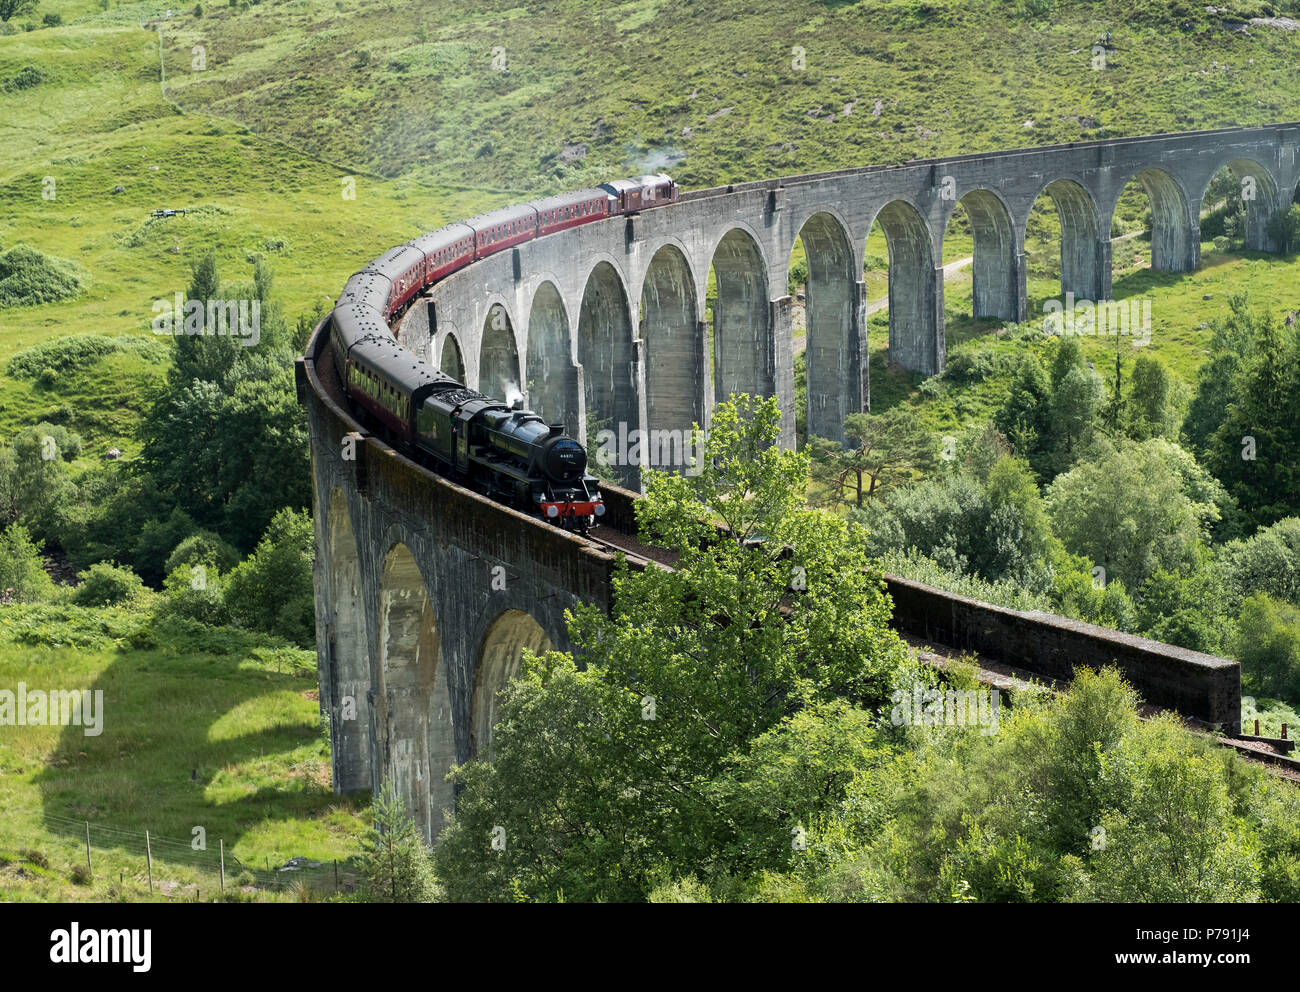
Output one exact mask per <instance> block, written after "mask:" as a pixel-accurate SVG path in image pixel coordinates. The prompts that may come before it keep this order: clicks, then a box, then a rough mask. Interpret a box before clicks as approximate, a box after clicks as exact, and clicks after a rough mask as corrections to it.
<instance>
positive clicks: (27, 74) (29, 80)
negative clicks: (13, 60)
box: [0, 31, 45, 93]
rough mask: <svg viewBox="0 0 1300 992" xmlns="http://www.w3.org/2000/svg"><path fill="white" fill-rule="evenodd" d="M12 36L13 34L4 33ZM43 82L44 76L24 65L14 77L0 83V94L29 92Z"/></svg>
mask: <svg viewBox="0 0 1300 992" xmlns="http://www.w3.org/2000/svg"><path fill="white" fill-rule="evenodd" d="M6 33H8V34H12V33H13V32H12V31H10V32H6ZM44 81H45V75H44V73H42V72H41V70H40V69H38V68H36V66H34V65H25V66H23V67H22V68H21V69H19V70H18V71H17V72H16V73H15V74H14V75H12V76H10V77H8V78H7V79H5V80H3V81H0V92H5V93H16V92H18V91H19V90H29V89H31V88H32V87H33V86H39V85H40V84H41V83H43V82H44Z"/></svg>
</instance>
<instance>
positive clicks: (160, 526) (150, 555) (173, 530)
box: [132, 507, 198, 584]
mask: <svg viewBox="0 0 1300 992" xmlns="http://www.w3.org/2000/svg"><path fill="white" fill-rule="evenodd" d="M197 529H198V525H197V524H195V523H194V521H193V520H192V519H191V518H190V515H189V514H188V513H186V512H185V511H184V510H182V509H181V508H180V507H176V508H174V509H173V510H172V512H171V515H170V516H168V517H167V518H166V519H165V520H150V521H148V522H147V523H146V524H145V525H144V527H143V528H141V530H140V536H139V537H138V538H137V539H136V542H135V547H134V549H133V553H132V558H133V560H134V562H135V567H136V570H137V571H138V572H139V573H140V577H141V578H143V579H144V580H145V581H147V582H149V583H151V584H157V583H159V582H161V581H162V580H163V577H164V576H165V575H166V574H167V572H166V562H167V561H168V556H169V555H170V554H171V553H172V552H173V551H174V550H175V549H176V546H177V545H179V544H180V543H181V542H182V541H184V540H185V539H186V538H187V537H189V536H190V535H191V534H193V533H194V532H195V531H196V530H197Z"/></svg>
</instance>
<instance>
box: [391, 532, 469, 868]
mask: <svg viewBox="0 0 1300 992" xmlns="http://www.w3.org/2000/svg"><path fill="white" fill-rule="evenodd" d="M441 661H442V658H441V641H440V638H439V633H438V622H437V619H436V617H435V616H434V609H433V601H432V599H431V598H430V596H429V591H428V588H427V587H426V585H425V582H424V577H423V575H422V574H421V572H420V568H419V566H418V565H417V564H416V561H415V558H414V557H413V556H412V554H411V552H410V550H409V549H408V548H407V546H406V545H405V544H400V543H399V544H395V545H394V546H393V547H392V548H391V550H390V551H389V552H388V555H387V557H386V558H385V559H384V566H383V571H382V574H381V577H380V582H379V668H380V677H381V679H382V685H383V691H384V712H385V722H386V726H385V728H384V735H383V737H384V739H386V740H387V741H388V769H387V776H386V777H387V778H389V779H391V780H392V782H393V786H394V788H395V789H396V791H397V793H398V795H400V796H401V797H402V799H403V801H404V802H405V803H406V808H407V810H408V811H409V812H410V814H411V816H412V817H413V818H414V820H415V823H416V826H417V827H419V829H420V831H421V833H422V834H423V835H424V838H425V840H426V842H428V843H430V844H431V843H433V841H434V839H435V838H436V837H437V835H438V833H439V832H440V831H441V828H442V814H443V811H444V810H447V809H450V808H451V806H452V803H453V794H452V789H451V786H450V784H449V783H447V782H446V781H445V778H446V774H447V771H448V770H449V769H450V768H451V766H452V764H454V763H455V760H456V743H455V742H456V738H455V733H454V726H453V721H452V708H451V698H450V694H449V692H448V686H447V675H446V672H445V671H444V670H443V666H442V664H441Z"/></svg>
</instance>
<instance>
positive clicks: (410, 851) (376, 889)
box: [362, 780, 437, 902]
mask: <svg viewBox="0 0 1300 992" xmlns="http://www.w3.org/2000/svg"><path fill="white" fill-rule="evenodd" d="M373 813H374V821H373V826H372V827H371V828H370V830H369V831H367V833H366V837H365V841H364V845H365V853H364V856H363V860H362V870H363V871H364V872H365V876H366V895H367V897H368V898H369V899H370V900H371V901H373V902H433V901H434V899H435V896H436V891H437V888H436V882H435V880H434V877H433V863H432V861H431V859H430V856H429V849H428V848H427V847H425V844H424V839H423V838H422V837H421V836H420V834H419V831H418V830H417V829H416V827H415V822H414V821H413V820H412V819H411V817H410V815H409V814H408V813H407V812H406V806H405V804H404V803H403V802H402V797H401V796H400V795H399V794H398V793H397V791H396V790H395V789H394V788H393V783H392V782H391V781H387V780H386V781H385V782H384V786H383V788H382V789H381V790H380V793H379V795H378V796H376V797H375V801H374V809H373Z"/></svg>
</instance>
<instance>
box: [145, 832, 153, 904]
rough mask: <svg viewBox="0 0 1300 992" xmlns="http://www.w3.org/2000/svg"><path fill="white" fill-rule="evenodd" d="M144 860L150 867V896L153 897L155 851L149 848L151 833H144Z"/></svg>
mask: <svg viewBox="0 0 1300 992" xmlns="http://www.w3.org/2000/svg"><path fill="white" fill-rule="evenodd" d="M144 858H145V862H146V863H147V864H148V866H149V895H153V849H152V848H151V847H150V846H149V831H148V830H146V831H145V832H144Z"/></svg>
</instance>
